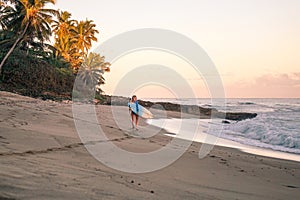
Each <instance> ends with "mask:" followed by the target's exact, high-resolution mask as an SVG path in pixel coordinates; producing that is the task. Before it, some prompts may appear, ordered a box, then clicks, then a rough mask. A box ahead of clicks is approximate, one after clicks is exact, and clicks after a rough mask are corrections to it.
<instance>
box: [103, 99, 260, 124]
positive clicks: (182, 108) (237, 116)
mask: <svg viewBox="0 0 300 200" xmlns="http://www.w3.org/2000/svg"><path fill="white" fill-rule="evenodd" d="M129 100H130V98H126V97H121V96H109V95H103V96H102V98H101V101H100V103H101V104H103V105H115V106H127V104H128V102H129ZM139 104H140V105H142V106H144V107H147V108H149V107H152V106H153V105H155V104H158V105H160V106H161V107H162V108H163V109H165V110H166V111H176V112H182V113H186V114H191V115H196V116H197V117H200V118H220V119H227V120H234V121H241V120H245V119H252V118H255V117H256V116H257V114H256V113H245V112H236V113H233V112H227V113H224V112H220V111H218V110H217V109H215V108H204V107H200V106H196V105H180V104H176V103H170V102H155V103H153V102H150V101H143V100H141V99H140V100H139ZM156 109H159V107H157V108H156ZM227 120H224V121H223V123H226V124H228V122H229V121H227ZM229 123H230V122H229Z"/></svg>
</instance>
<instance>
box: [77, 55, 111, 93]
mask: <svg viewBox="0 0 300 200" xmlns="http://www.w3.org/2000/svg"><path fill="white" fill-rule="evenodd" d="M109 67H110V63H109V62H105V57H104V56H100V54H97V53H89V54H88V56H85V57H84V60H83V62H82V65H81V68H80V69H79V71H78V77H79V79H80V80H81V82H82V83H83V84H84V85H85V87H87V88H89V89H98V90H100V88H99V86H100V84H103V83H104V78H103V76H102V75H103V73H104V72H109V71H110V68H109Z"/></svg>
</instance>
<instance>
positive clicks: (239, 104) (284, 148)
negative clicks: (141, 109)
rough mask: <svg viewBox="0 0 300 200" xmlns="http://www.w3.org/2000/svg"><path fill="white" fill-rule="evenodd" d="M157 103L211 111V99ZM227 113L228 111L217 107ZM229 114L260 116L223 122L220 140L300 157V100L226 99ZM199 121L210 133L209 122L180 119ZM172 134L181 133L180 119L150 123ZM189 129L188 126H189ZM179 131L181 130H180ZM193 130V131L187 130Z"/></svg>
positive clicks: (184, 121) (163, 100)
mask: <svg viewBox="0 0 300 200" xmlns="http://www.w3.org/2000/svg"><path fill="white" fill-rule="evenodd" d="M147 100H150V101H153V102H172V103H178V104H181V105H191V104H195V102H196V104H197V105H199V106H202V107H207V108H211V107H212V105H211V99H196V100H195V99H147ZM215 108H216V109H218V110H222V111H224V108H218V107H215ZM226 110H227V112H251V113H257V114H258V115H257V117H255V118H253V119H247V120H243V121H239V122H236V121H230V120H228V121H230V124H223V123H222V121H221V120H220V122H219V123H220V124H221V123H222V131H221V134H220V135H218V137H220V138H223V139H226V140H230V141H234V142H237V143H239V144H244V145H249V146H253V147H259V148H264V149H271V150H275V151H280V152H287V153H292V154H297V155H298V154H299V155H300V99H252V98H251V99H226ZM195 120H199V121H200V123H199V124H200V126H201V131H202V132H204V133H208V132H207V130H206V129H207V128H208V126H209V123H210V121H209V120H204V119H203V120H202V119H180V122H181V123H192V121H195ZM150 123H151V124H153V125H155V126H159V127H161V128H164V129H166V130H168V131H170V132H173V133H176V134H177V133H178V123H179V121H178V119H158V120H154V121H151V122H150ZM185 127H188V126H185ZM176 129H177V130H176ZM185 131H189V130H185Z"/></svg>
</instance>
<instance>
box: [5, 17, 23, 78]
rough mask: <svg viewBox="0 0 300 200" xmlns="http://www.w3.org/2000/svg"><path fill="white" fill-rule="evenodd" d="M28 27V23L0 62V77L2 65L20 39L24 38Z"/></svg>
mask: <svg viewBox="0 0 300 200" xmlns="http://www.w3.org/2000/svg"><path fill="white" fill-rule="evenodd" d="M28 26H29V22H27V24H26V26H25V28H24V30H23V32H22V34H21V35H20V36H19V37H18V38H17V39H16V41H15V43H14V44H13V46H12V47H11V48H10V50H9V51H8V52H7V54H6V55H5V57H4V58H3V60H2V61H1V64H0V75H1V74H2V67H3V65H4V63H5V62H6V60H7V59H8V57H9V56H10V54H11V53H12V52H13V51H14V49H15V48H16V46H17V44H18V43H19V42H20V41H21V39H22V38H23V37H24V35H25V33H26V31H27V29H28Z"/></svg>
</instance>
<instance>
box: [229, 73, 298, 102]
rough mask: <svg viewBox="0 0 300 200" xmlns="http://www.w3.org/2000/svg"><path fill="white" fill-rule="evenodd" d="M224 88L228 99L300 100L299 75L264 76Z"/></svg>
mask: <svg viewBox="0 0 300 200" xmlns="http://www.w3.org/2000/svg"><path fill="white" fill-rule="evenodd" d="M225 88H226V94H227V96H229V97H261V98H300V73H299V72H295V73H290V74H287V73H282V74H264V75H261V76H258V77H256V78H254V79H253V80H252V81H243V80H241V81H237V82H235V83H234V84H231V85H229V86H228V87H226V86H225Z"/></svg>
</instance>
